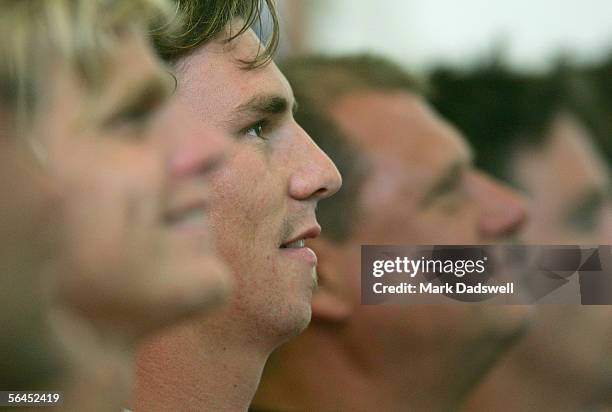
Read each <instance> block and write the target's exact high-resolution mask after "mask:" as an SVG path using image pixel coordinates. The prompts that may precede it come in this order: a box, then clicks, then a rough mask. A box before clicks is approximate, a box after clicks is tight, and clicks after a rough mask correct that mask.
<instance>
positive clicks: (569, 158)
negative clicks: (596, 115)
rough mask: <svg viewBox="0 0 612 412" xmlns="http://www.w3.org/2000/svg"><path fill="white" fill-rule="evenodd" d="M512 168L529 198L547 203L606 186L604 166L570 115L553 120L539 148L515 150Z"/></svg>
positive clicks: (606, 176) (587, 134)
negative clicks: (541, 199)
mask: <svg viewBox="0 0 612 412" xmlns="http://www.w3.org/2000/svg"><path fill="white" fill-rule="evenodd" d="M512 166H513V173H514V175H515V177H516V178H517V179H518V180H519V182H520V183H521V184H522V185H524V186H525V187H526V189H527V190H528V191H529V192H530V193H531V195H533V196H535V195H540V196H542V197H550V199H551V200H552V199H553V198H559V199H561V198H565V199H570V198H572V197H576V196H579V195H580V194H582V193H583V192H587V191H590V190H598V191H601V192H605V191H606V190H607V187H608V185H609V177H608V171H607V168H606V165H605V164H604V162H603V161H602V160H601V158H600V156H599V155H598V154H597V152H596V149H595V147H594V146H593V142H592V137H591V135H590V134H589V132H588V131H587V130H585V128H584V127H583V125H582V124H581V122H580V121H578V120H577V119H575V118H573V117H571V116H559V117H558V118H557V119H556V120H555V121H554V123H553V125H552V127H551V128H550V130H549V133H548V135H547V136H546V138H545V141H544V145H543V146H542V147H540V148H537V149H533V148H529V147H527V148H519V150H517V152H516V154H515V156H514V159H513V164H512ZM559 182H563V185H559ZM551 194H555V195H556V196H551Z"/></svg>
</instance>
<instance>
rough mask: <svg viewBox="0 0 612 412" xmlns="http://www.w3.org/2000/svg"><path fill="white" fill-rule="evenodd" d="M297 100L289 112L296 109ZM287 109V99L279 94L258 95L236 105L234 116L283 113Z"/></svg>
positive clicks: (293, 111)
mask: <svg viewBox="0 0 612 412" xmlns="http://www.w3.org/2000/svg"><path fill="white" fill-rule="evenodd" d="M297 108H298V105H297V102H295V101H294V102H293V105H292V106H291V112H292V113H293V114H295V112H296V111H297ZM288 110H289V101H288V100H287V99H286V98H285V97H283V96H279V95H260V96H255V97H253V98H251V99H250V100H249V101H247V102H246V103H243V104H241V105H239V106H238V107H236V109H235V110H234V113H236V117H243V116H253V115H262V114H283V113H286V112H287V111H288Z"/></svg>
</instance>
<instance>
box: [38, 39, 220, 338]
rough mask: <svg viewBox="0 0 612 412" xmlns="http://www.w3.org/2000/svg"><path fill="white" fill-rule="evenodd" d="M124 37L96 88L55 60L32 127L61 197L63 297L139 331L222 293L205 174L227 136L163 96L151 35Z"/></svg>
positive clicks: (83, 312)
mask: <svg viewBox="0 0 612 412" xmlns="http://www.w3.org/2000/svg"><path fill="white" fill-rule="evenodd" d="M121 36H123V37H122V38H120V39H119V41H118V42H117V44H116V45H114V47H115V48H114V49H113V51H114V53H113V55H112V56H110V57H109V61H108V67H107V69H108V75H107V77H106V78H105V79H104V88H103V89H102V90H101V91H100V92H99V93H98V94H97V95H96V96H95V97H94V96H92V95H91V93H92V92H91V91H90V90H89V89H86V88H85V87H84V85H83V83H82V82H81V81H80V80H79V78H77V76H75V74H74V72H72V71H71V70H69V69H68V68H66V67H65V66H62V65H61V64H58V65H57V67H56V68H55V71H54V72H53V74H54V78H53V79H54V82H53V87H52V88H51V91H50V93H49V96H48V99H47V106H45V109H46V110H41V113H44V115H43V116H42V117H41V119H40V121H39V128H38V130H37V132H38V133H39V134H40V135H41V136H42V143H43V147H44V153H45V156H46V161H47V163H48V167H49V170H50V171H51V174H52V175H53V176H54V177H55V178H56V179H57V181H58V182H59V185H60V189H61V190H62V193H63V194H64V195H65V197H66V202H65V207H64V209H63V219H64V227H65V233H64V234H65V247H64V251H63V252H64V253H63V255H62V259H61V262H60V265H62V267H61V270H60V273H61V276H60V279H59V289H60V292H61V294H62V300H61V302H60V303H63V304H65V305H66V306H68V307H69V308H70V309H76V313H77V314H78V316H81V317H85V318H87V319H88V320H91V321H93V322H94V323H95V325H96V326H97V327H98V328H99V329H100V330H101V331H103V332H106V333H109V334H113V335H115V334H119V335H120V336H122V337H125V336H127V337H128V338H132V337H135V336H139V335H140V334H142V333H145V332H150V331H152V330H154V329H157V328H159V327H161V326H164V325H166V324H168V323H172V322H174V321H176V320H177V319H179V318H182V317H184V316H186V315H190V314H193V313H194V312H197V311H200V310H203V309H207V308H209V307H210V306H211V304H213V303H215V302H216V301H218V300H219V298H220V297H222V296H223V295H224V292H225V287H226V286H225V285H226V276H227V273H226V271H225V268H224V267H223V265H222V264H221V263H220V261H219V260H218V259H217V257H216V255H215V253H214V249H213V247H212V244H211V243H212V242H211V240H210V233H209V232H210V228H209V226H208V224H207V215H208V208H209V206H210V205H209V201H210V198H209V193H208V181H207V180H208V178H209V174H210V172H211V171H212V170H213V169H215V168H216V166H217V165H218V164H219V161H220V159H221V158H222V156H223V155H224V154H225V152H226V149H227V147H228V146H227V143H226V142H225V140H223V139H222V138H220V137H219V135H217V134H214V133H212V132H211V131H210V130H208V129H197V130H196V128H195V125H194V124H192V123H191V120H190V118H189V116H185V115H184V114H183V113H184V112H183V109H182V107H181V106H180V105H179V103H178V102H176V101H172V102H170V103H168V98H169V96H170V94H171V92H172V85H173V81H172V80H171V78H170V76H169V75H168V74H167V73H165V72H164V70H162V68H161V66H160V64H159V63H158V61H157V60H156V59H155V58H154V57H153V54H152V52H151V50H150V49H149V47H148V45H147V44H146V43H145V41H144V38H143V37H141V36H140V35H138V34H137V33H135V32H131V31H126V32H123V34H122V35H121Z"/></svg>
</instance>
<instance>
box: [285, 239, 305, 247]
mask: <svg viewBox="0 0 612 412" xmlns="http://www.w3.org/2000/svg"><path fill="white" fill-rule="evenodd" d="M305 244H306V241H305V240H304V239H298V240H295V241H293V242H290V243H287V244H286V245H282V246H281V249H296V248H300V247H304V245H305Z"/></svg>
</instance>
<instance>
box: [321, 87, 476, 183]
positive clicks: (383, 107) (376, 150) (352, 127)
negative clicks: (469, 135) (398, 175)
mask: <svg viewBox="0 0 612 412" xmlns="http://www.w3.org/2000/svg"><path fill="white" fill-rule="evenodd" d="M330 111H331V114H332V116H333V117H334V119H335V120H336V121H337V122H338V123H339V125H340V126H341V127H342V129H343V130H344V131H345V132H346V133H347V135H348V136H349V138H351V139H353V140H354V141H355V142H356V143H357V144H358V145H360V146H361V147H362V148H363V149H364V150H366V151H367V153H368V154H369V155H370V156H371V157H376V158H381V159H385V161H386V162H395V163H397V164H398V165H401V166H400V167H401V168H402V169H403V171H404V172H405V173H406V172H411V174H412V175H413V176H422V177H423V178H426V176H428V175H431V174H436V173H439V171H440V170H441V169H444V168H445V167H448V166H449V165H450V164H452V163H456V162H458V161H459V162H460V161H465V162H467V161H469V159H470V157H471V153H470V149H469V147H468V146H467V144H466V142H465V140H464V139H463V137H462V136H461V135H460V134H459V133H458V132H457V131H456V130H455V129H454V128H453V127H452V126H450V125H449V124H448V123H447V122H445V121H444V120H443V119H442V118H441V117H440V116H438V115H437V114H436V113H435V112H434V111H433V110H432V109H431V108H430V106H429V105H428V104H427V103H426V102H425V101H424V100H423V98H421V97H420V96H417V95H415V94H412V93H408V92H392V93H389V92H371V91H368V92H360V93H356V94H353V95H349V96H346V97H343V98H341V99H339V100H338V101H337V102H335V104H333V105H332V106H331V107H330Z"/></svg>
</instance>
